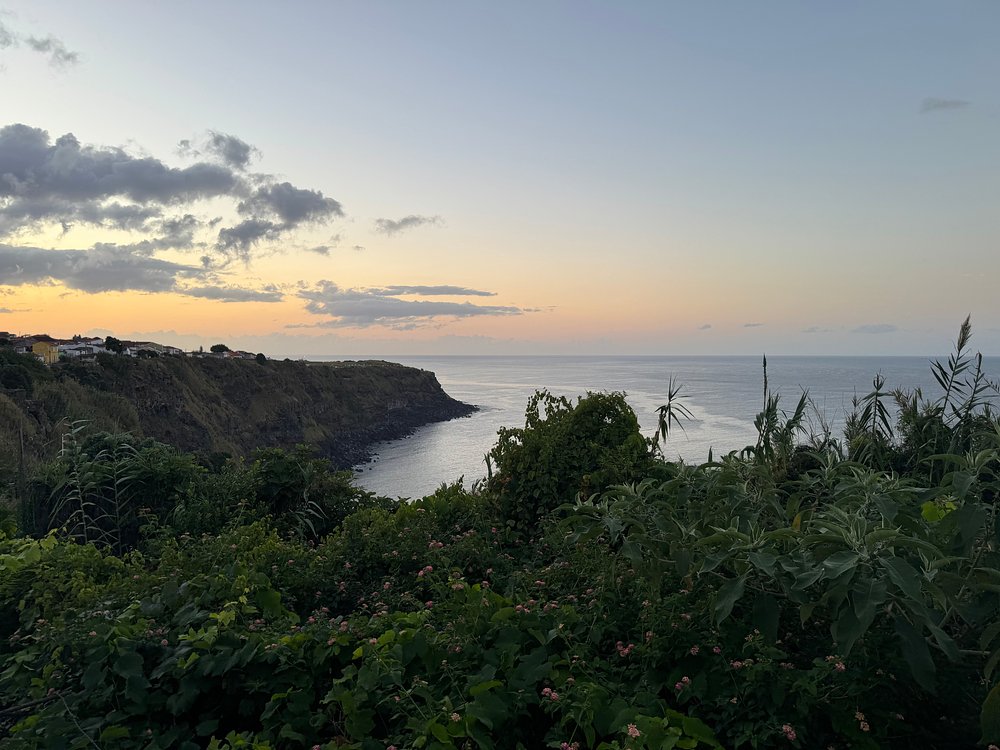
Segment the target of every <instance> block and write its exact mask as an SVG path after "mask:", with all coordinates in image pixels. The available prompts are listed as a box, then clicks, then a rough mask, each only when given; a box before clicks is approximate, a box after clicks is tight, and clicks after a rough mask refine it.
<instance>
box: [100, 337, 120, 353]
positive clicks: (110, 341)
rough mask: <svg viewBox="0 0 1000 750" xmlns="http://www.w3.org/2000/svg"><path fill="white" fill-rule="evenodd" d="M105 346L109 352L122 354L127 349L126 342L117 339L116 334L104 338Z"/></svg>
mask: <svg viewBox="0 0 1000 750" xmlns="http://www.w3.org/2000/svg"><path fill="white" fill-rule="evenodd" d="M104 348H105V349H107V350H108V351H109V352H114V353H115V354H121V353H122V352H123V351H125V344H123V343H122V342H121V340H120V339H116V338H115V337H114V336H108V337H107V338H105V339H104Z"/></svg>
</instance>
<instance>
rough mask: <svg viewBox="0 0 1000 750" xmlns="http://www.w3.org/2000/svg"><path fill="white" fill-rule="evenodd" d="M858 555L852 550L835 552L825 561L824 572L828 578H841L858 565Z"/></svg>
mask: <svg viewBox="0 0 1000 750" xmlns="http://www.w3.org/2000/svg"><path fill="white" fill-rule="evenodd" d="M858 559H859V556H858V553H857V552H852V551H850V550H844V551H842V552H834V553H833V554H832V555H830V556H829V557H827V558H826V559H825V560H823V571H824V573H825V575H826V577H827V578H831V579H832V578H839V577H840V576H841V575H843V574H844V573H846V572H847V571H848V570H850V569H851V568H853V567H854V566H856V565H857V564H858Z"/></svg>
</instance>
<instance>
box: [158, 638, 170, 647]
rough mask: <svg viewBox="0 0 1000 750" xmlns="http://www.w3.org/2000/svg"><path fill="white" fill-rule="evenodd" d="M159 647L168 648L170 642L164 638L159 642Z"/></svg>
mask: <svg viewBox="0 0 1000 750" xmlns="http://www.w3.org/2000/svg"><path fill="white" fill-rule="evenodd" d="M160 645H161V646H169V645H170V641H168V640H167V639H166V638H164V639H163V640H162V641H160Z"/></svg>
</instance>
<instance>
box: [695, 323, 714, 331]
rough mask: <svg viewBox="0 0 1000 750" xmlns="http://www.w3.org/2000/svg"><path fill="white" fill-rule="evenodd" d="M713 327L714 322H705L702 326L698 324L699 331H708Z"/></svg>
mask: <svg viewBox="0 0 1000 750" xmlns="http://www.w3.org/2000/svg"><path fill="white" fill-rule="evenodd" d="M711 327H712V324H711V323H705V324H703V325H700V326H698V330H699V331H707V330H708V329H710V328H711Z"/></svg>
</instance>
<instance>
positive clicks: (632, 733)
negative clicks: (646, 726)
mask: <svg viewBox="0 0 1000 750" xmlns="http://www.w3.org/2000/svg"><path fill="white" fill-rule="evenodd" d="M625 731H626V733H627V734H628V736H629V737H639V736H640V735H641V734H642V732H640V731H639V727H637V726H636V725H635V724H629V725H628V727H627V729H626V730H625Z"/></svg>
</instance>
